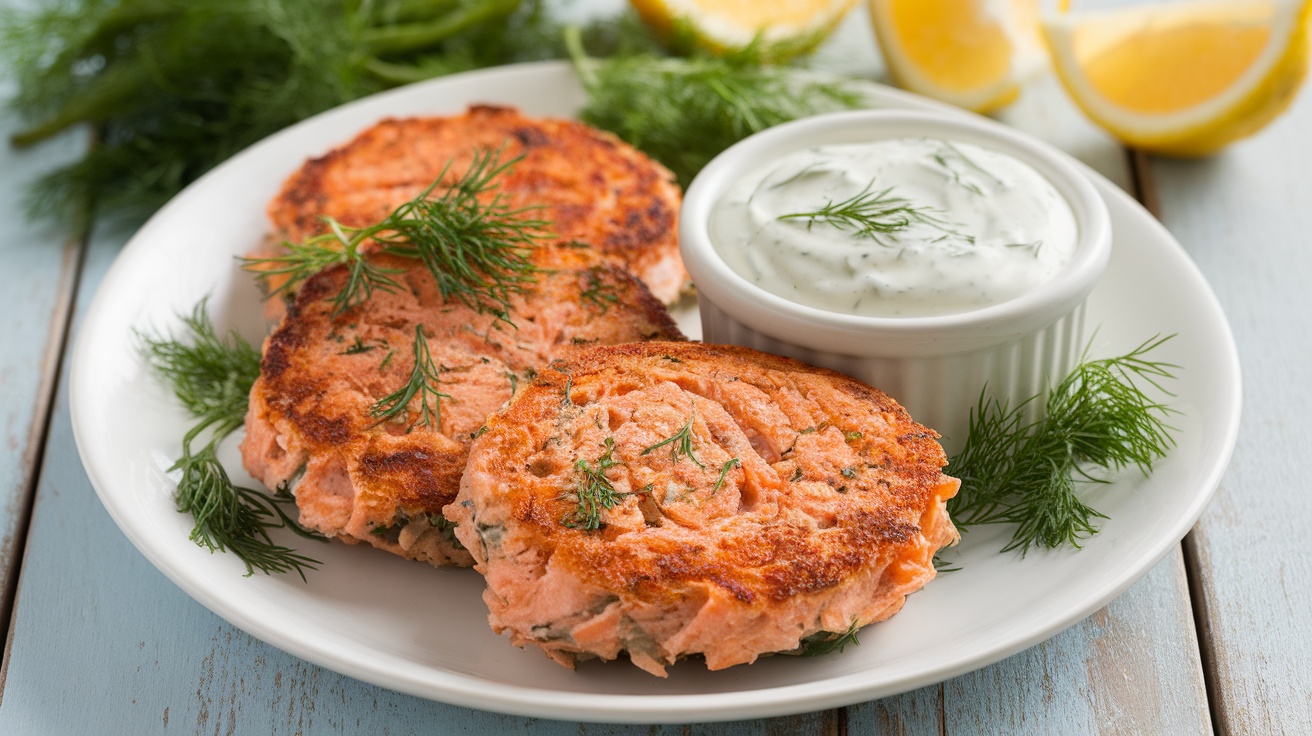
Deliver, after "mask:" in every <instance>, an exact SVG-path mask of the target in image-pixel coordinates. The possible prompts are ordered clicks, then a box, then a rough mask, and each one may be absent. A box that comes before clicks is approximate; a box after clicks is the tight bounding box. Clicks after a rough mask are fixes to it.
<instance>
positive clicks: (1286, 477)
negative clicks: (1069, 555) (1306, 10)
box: [1149, 89, 1312, 734]
mask: <svg viewBox="0 0 1312 736" xmlns="http://www.w3.org/2000/svg"><path fill="white" fill-rule="evenodd" d="M1309 129H1312V94H1310V93H1309V92H1308V90H1306V89H1305V90H1303V92H1302V94H1301V96H1300V97H1299V99H1298V100H1297V101H1296V103H1295V106H1294V107H1293V109H1292V110H1291V111H1290V112H1289V113H1288V114H1287V115H1286V116H1285V117H1283V118H1281V119H1280V120H1278V121H1276V123H1275V124H1273V125H1272V126H1271V127H1270V128H1268V129H1267V130H1266V131H1263V132H1262V133H1261V134H1259V135H1258V136H1257V137H1255V138H1252V139H1250V140H1248V141H1243V142H1240V143H1238V144H1236V145H1235V146H1233V147H1232V148H1231V149H1229V150H1227V151H1226V152H1224V153H1222V154H1220V155H1218V156H1216V157H1214V158H1210V159H1204V160H1200V161H1170V160H1162V159H1151V160H1150V161H1149V166H1150V168H1151V171H1152V174H1153V176H1154V178H1155V179H1156V182H1157V189H1158V195H1159V197H1160V200H1161V205H1160V206H1161V219H1162V221H1163V222H1164V223H1165V224H1166V225H1167V227H1168V228H1170V229H1171V231H1172V232H1173V233H1175V235H1176V237H1178V238H1179V239H1180V242H1181V243H1182V244H1183V245H1184V247H1185V249H1186V250H1187V251H1188V252H1189V255H1190V256H1191V257H1192V258H1193V259H1194V262H1195V263H1197V264H1198V267H1199V268H1200V269H1201V270H1202V271H1203V274H1204V275H1205V276H1206V277H1207V279H1208V281H1209V282H1211V284H1212V288H1213V289H1214V290H1215V291H1216V294H1217V297H1218V298H1219V299H1220V300H1221V304H1222V306H1223V307H1224V309H1225V311H1226V314H1227V316H1228V317H1229V319H1230V325H1231V328H1232V329H1233V330H1234V332H1235V341H1236V343H1237V344H1238V346H1239V355H1240V360H1241V364H1242V369H1243V374H1244V419H1243V424H1242V426H1241V428H1240V433H1239V442H1238V445H1237V447H1236V448H1235V454H1234V460H1233V461H1232V462H1231V465H1230V468H1229V470H1228V471H1227V473H1226V475H1225V478H1224V480H1223V481H1222V483H1221V487H1220V490H1219V491H1218V492H1217V497H1216V499H1215V500H1214V501H1213V502H1212V504H1211V506H1209V507H1208V509H1207V511H1206V512H1205V513H1204V514H1203V517H1202V520H1201V521H1200V522H1199V524H1198V526H1197V527H1196V528H1195V530H1194V532H1193V534H1192V535H1191V538H1190V539H1189V540H1188V541H1189V543H1188V545H1187V552H1188V553H1189V559H1188V563H1189V565H1190V567H1191V569H1192V571H1193V573H1194V580H1195V582H1196V583H1197V588H1196V590H1195V595H1197V596H1198V598H1199V600H1198V611H1199V618H1200V625H1201V631H1202V632H1203V633H1202V638H1203V643H1204V647H1205V657H1206V659H1207V661H1208V662H1209V665H1210V666H1209V673H1208V674H1209V682H1210V684H1212V685H1213V692H1212V697H1213V705H1214V708H1215V716H1216V722H1217V726H1218V729H1217V730H1218V731H1220V732H1221V733H1223V734H1247V733H1290V734H1305V733H1312V698H1309V697H1308V696H1309V693H1312V667H1309V666H1308V662H1312V637H1310V636H1309V635H1308V614H1307V612H1308V610H1309V609H1312V585H1308V584H1307V580H1308V579H1309V578H1312V555H1309V554H1308V552H1307V545H1306V543H1305V542H1304V541H1303V539H1302V537H1303V532H1304V531H1306V529H1305V528H1304V526H1303V525H1304V524H1305V523H1306V520H1307V519H1308V518H1312V494H1308V493H1307V492H1306V491H1305V490H1304V487H1305V485H1306V483H1305V481H1304V480H1303V479H1302V477H1301V475H1302V474H1301V471H1299V470H1298V465H1297V463H1296V459H1297V458H1299V457H1302V456H1303V455H1304V454H1305V453H1306V452H1307V447H1308V445H1309V444H1310V443H1312V382H1310V381H1309V380H1308V375H1309V372H1308V368H1307V366H1308V361H1309V358H1312V355H1310V354H1309V347H1310V346H1312V321H1310V320H1309V319H1308V314H1309V312H1312V297H1310V296H1309V293H1310V292H1309V289H1308V279H1309V277H1312V239H1310V238H1309V235H1308V233H1310V232H1312V207H1309V203H1310V202H1312V179H1310V178H1309V173H1308V172H1310V171H1312V142H1309V138H1308V135H1307V132H1308V130H1309Z"/></svg>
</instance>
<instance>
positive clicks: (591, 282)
mask: <svg viewBox="0 0 1312 736" xmlns="http://www.w3.org/2000/svg"><path fill="white" fill-rule="evenodd" d="M587 279H588V286H587V288H586V289H584V290H583V291H582V292H581V293H579V298H581V299H582V300H583V301H585V302H588V303H590V304H592V305H593V306H595V307H597V308H598V309H600V310H601V313H602V314H605V313H606V312H608V311H610V307H611V305H612V304H614V303H615V302H618V301H619V299H620V298H619V296H618V295H617V294H616V293H615V287H614V285H612V284H608V283H606V282H605V281H602V280H601V267H600V266H593V267H592V268H590V269H588V274H587Z"/></svg>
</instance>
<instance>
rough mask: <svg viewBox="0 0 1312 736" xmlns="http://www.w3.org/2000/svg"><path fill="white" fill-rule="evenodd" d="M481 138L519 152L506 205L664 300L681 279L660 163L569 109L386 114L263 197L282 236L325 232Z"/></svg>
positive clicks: (674, 205) (453, 173)
mask: <svg viewBox="0 0 1312 736" xmlns="http://www.w3.org/2000/svg"><path fill="white" fill-rule="evenodd" d="M479 149H490V150H498V149H503V150H502V160H503V161H505V160H509V159H510V158H513V157H516V156H520V155H522V156H523V160H521V161H520V162H519V163H517V164H516V165H515V166H514V167H513V168H511V169H510V171H508V172H507V173H506V174H504V175H503V176H502V177H501V178H500V179H499V188H498V190H497V191H498V192H499V193H501V194H503V195H504V196H506V197H507V198H508V201H509V203H510V204H511V205H512V206H514V207H530V206H540V207H541V209H538V210H534V211H532V212H529V213H527V214H528V216H532V217H544V218H545V219H548V220H550V221H551V223H552V224H551V227H550V228H549V229H550V231H551V232H552V233H553V234H554V236H555V237H554V239H553V240H552V241H549V242H555V243H567V242H571V241H580V242H584V243H588V244H590V245H592V246H593V247H595V248H597V249H598V250H599V251H600V252H601V253H602V254H603V255H604V256H606V257H607V258H608V259H611V260H613V261H615V262H617V263H621V264H623V265H624V266H625V267H626V268H628V269H629V270H630V271H632V272H633V273H635V274H637V276H638V277H639V278H641V279H642V280H643V281H644V282H645V283H646V284H647V286H648V288H650V289H651V290H652V293H654V294H655V295H656V296H657V298H659V299H660V300H661V301H662V302H665V303H667V304H668V303H671V302H673V301H675V300H676V299H677V298H678V296H679V294H680V293H682V292H683V291H685V290H686V289H687V288H689V286H690V285H691V278H690V277H689V275H688V272H687V270H686V269H685V268H684V266H683V260H682V259H681V258H680V256H679V247H678V232H677V230H678V228H677V224H678V212H679V203H680V201H681V199H682V192H681V191H680V189H679V187H678V185H677V184H676V183H675V180H674V175H673V174H671V173H670V171H669V170H668V169H666V168H665V167H664V166H662V165H661V164H660V163H658V162H656V161H655V160H653V159H651V158H649V157H648V156H647V155H646V154H644V153H642V152H641V151H639V150H638V149H636V148H633V147H632V146H629V145H628V144H627V143H624V142H623V141H621V140H620V139H619V138H617V137H616V136H614V135H612V134H611V133H608V132H606V131H602V130H598V129H596V128H592V127H590V126H588V125H585V124H583V123H581V122H579V121H576V120H564V119H557V118H533V117H526V116H524V115H522V114H521V113H520V112H519V111H518V110H516V109H514V108H511V107H502V106H495V105H473V106H471V107H470V108H469V110H468V111H467V112H465V113H464V114H462V115H452V116H446V117H415V118H386V119H383V120H381V121H379V122H378V123H376V124H374V125H372V126H370V127H369V128H366V129H365V130H363V131H361V132H360V133H359V134H358V135H356V137H355V138H354V139H352V140H351V141H349V142H347V143H346V144H344V145H342V146H340V147H338V148H336V149H334V150H332V151H330V152H328V153H326V154H324V155H323V156H320V157H317V158H312V159H309V160H307V161H306V162H305V164H303V165H302V166H301V168H300V169H298V170H297V171H296V172H294V173H293V174H292V175H291V176H289V177H288V178H287V180H286V182H285V183H284V184H283V186H282V189H281V191H280V192H279V194H278V195H277V196H276V197H275V198H274V199H273V200H272V201H271V202H270V203H269V208H268V214H269V219H270V221H271V222H272V224H273V227H274V230H275V232H276V233H277V234H278V237H280V238H286V239H288V240H291V241H293V242H299V241H300V240H302V239H304V238H306V237H307V236H310V235H314V234H317V233H321V232H325V231H326V226H325V224H324V223H323V221H322V220H321V216H323V215H330V216H332V217H334V218H336V219H338V220H340V221H341V222H343V223H344V224H347V225H351V226H355V227H363V226H366V225H370V224H373V223H375V222H378V221H380V220H381V219H382V218H383V217H386V216H387V214H388V213H390V212H391V211H392V210H393V209H395V208H396V207H397V206H399V205H400V204H402V203H404V202H406V201H408V200H410V199H411V198H413V197H415V196H417V195H418V194H419V193H420V192H422V191H423V190H424V188H425V187H427V186H429V185H430V184H432V183H433V181H434V180H435V179H436V178H437V177H438V175H439V174H441V173H442V170H443V168H444V167H446V166H447V164H448V163H449V162H450V163H451V166H450V169H449V170H448V172H447V176H446V178H447V179H448V180H449V181H451V182H454V181H455V179H456V178H457V177H458V176H460V175H461V174H462V173H463V172H464V171H465V170H466V169H467V168H468V166H469V162H470V160H471V159H472V156H473V155H474V152H475V151H476V150H479Z"/></svg>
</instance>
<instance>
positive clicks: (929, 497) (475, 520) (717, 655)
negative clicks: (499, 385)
mask: <svg viewBox="0 0 1312 736" xmlns="http://www.w3.org/2000/svg"><path fill="white" fill-rule="evenodd" d="M487 427H488V430H487V431H486V432H485V433H484V434H483V435H481V436H480V437H479V438H478V439H477V440H475V442H474V444H473V447H472V448H471V452H470V458H469V462H468V465H467V468H466V472H465V475H464V479H463V481H462V483H461V489H460V495H459V496H458V497H457V499H456V502H455V503H454V504H452V505H451V506H448V507H447V509H446V515H447V518H448V519H449V520H450V521H452V522H455V523H456V525H457V526H456V535H457V536H458V537H459V538H460V539H461V541H462V542H463V543H464V544H465V546H466V547H467V548H468V549H469V551H470V552H471V553H472V555H473V557H474V560H475V563H474V564H475V567H476V568H478V569H479V570H480V571H481V572H482V573H483V574H484V576H485V577H486V579H487V583H488V588H487V590H486V592H485V593H484V600H485V601H486V602H487V605H488V608H489V611H490V615H489V621H490V623H491V625H492V627H493V628H494V629H495V630H496V631H498V632H502V631H508V632H509V633H510V637H511V641H512V642H513V643H515V644H516V645H520V646H523V645H533V646H536V647H539V648H541V649H542V650H543V651H544V652H545V653H546V654H547V655H548V656H550V657H552V658H553V659H555V660H556V661H558V662H560V663H562V664H565V665H567V666H572V665H573V663H574V662H575V661H576V660H578V659H586V658H590V657H600V658H603V659H613V658H615V657H616V656H618V654H619V653H620V652H621V651H623V652H627V653H628V655H629V657H630V659H631V660H632V661H633V663H634V664H636V665H638V666H639V667H642V668H643V669H646V670H647V671H649V672H652V673H653V674H658V675H663V674H664V672H665V667H666V666H668V665H670V664H672V663H673V662H675V661H676V660H677V659H678V658H680V657H683V656H686V655H689V654H702V655H704V656H705V658H706V663H707V665H708V667H710V668H711V669H721V668H724V667H728V666H731V665H735V664H741V663H747V662H751V661H753V660H755V659H756V658H757V657H758V656H759V655H761V654H765V653H771V652H783V651H791V650H794V649H796V648H797V647H798V646H799V644H800V643H801V642H802V640H803V639H805V638H807V637H809V636H812V635H815V634H817V633H819V632H844V631H846V630H847V629H849V627H851V626H853V625H856V626H861V625H865V624H867V623H871V622H874V621H879V620H883V619H885V618H887V617H888V616H891V615H893V614H894V613H896V612H897V611H898V610H899V609H900V608H901V606H902V604H903V601H904V600H905V597H906V595H907V594H908V593H911V592H913V591H915V590H917V589H919V588H920V587H921V586H923V585H924V584H925V583H926V582H927V581H928V580H930V579H932V578H933V576H934V568H933V556H934V553H935V552H936V551H937V550H938V549H940V548H941V547H943V546H945V545H947V544H950V543H952V542H954V541H955V540H956V538H957V536H956V531H955V529H954V528H953V526H952V524H951V522H950V520H949V519H948V517H947V513H946V502H947V499H948V498H950V497H951V496H952V495H954V494H955V493H956V489H957V486H958V481H957V480H956V479H954V478H950V477H948V476H946V475H944V474H943V473H942V470H941V469H942V467H943V466H944V465H945V464H946V458H945V456H944V453H943V449H942V447H941V446H940V445H939V444H938V442H937V441H936V438H937V436H938V435H937V434H936V433H934V432H933V431H932V430H929V429H927V428H925V427H923V426H921V425H919V424H917V423H915V422H914V421H912V420H911V418H910V417H909V416H908V415H907V413H906V411H905V410H903V409H902V407H900V406H898V405H897V403H896V402H894V401H893V400H892V399H891V398H889V397H888V396H886V395H885V394H883V393H882V392H880V391H878V390H876V389H874V388H871V387H869V386H867V385H865V384H862V383H860V382H858V381H856V380H854V379H851V378H849V377H847V376H843V375H841V374H838V373H835V372H832V371H828V370H824V369H819V368H814V367H811V366H808V365H805V364H802V363H799V362H797V361H793V360H790V359H787V358H781V357H778V356H773V355H767V354H764V353H759V352H756V351H753V350H750V349H746V348H738V347H730V346H710V345H701V344H695V343H660V342H649V343H644V344H635V345H618V346H611V347H602V348H595V349H593V350H589V351H586V352H583V353H580V354H579V355H577V356H575V357H574V358H572V359H570V360H569V361H567V362H563V363H558V364H556V365H555V366H553V369H552V370H549V371H544V372H543V373H541V374H540V375H539V376H538V378H537V380H536V381H534V383H533V385H532V386H531V387H530V388H529V389H528V390H526V391H525V392H523V393H521V394H519V395H518V396H517V397H516V398H515V400H514V401H513V402H512V403H511V404H510V405H508V406H507V407H505V408H504V409H503V410H502V411H501V412H499V413H498V414H497V415H496V416H495V417H493V418H491V419H490V420H489V421H488V424H487ZM684 427H686V428H687V429H688V432H689V435H690V436H689V440H690V441H689V445H690V446H691V448H692V449H693V452H694V454H695V457H696V459H697V462H693V461H692V460H691V459H690V458H689V457H688V456H686V455H682V456H681V455H678V454H675V453H674V452H673V447H672V446H671V445H672V444H673V443H671V444H667V445H664V446H661V447H660V448H657V449H656V450H651V448H652V447H654V446H655V445H657V444H658V443H660V442H661V441H663V440H664V439H666V438H668V437H671V436H675V435H676V434H677V433H678V432H680V431H681V429H682V428H684ZM608 439H609V440H610V443H607V440H608ZM644 450H645V451H646V452H645V453H644ZM608 452H609V453H610V454H609V455H607V453H608ZM734 458H736V459H737V460H738V462H739V463H740V464H739V465H735V464H733V463H732V462H731V461H732V460H733V459H734ZM603 459H607V460H609V463H604V462H603ZM607 464H609V468H608V469H604V470H603V472H604V474H605V476H606V479H607V480H608V481H609V483H610V485H611V486H612V488H613V490H614V492H615V493H616V494H618V495H617V496H616V497H615V498H614V499H613V500H614V501H615V505H614V506H613V508H611V509H609V510H605V509H603V510H602V511H601V513H600V515H599V520H600V524H601V528H599V529H595V530H588V529H584V528H579V527H580V526H581V524H580V517H579V516H578V512H577V509H578V508H579V497H580V494H581V491H580V489H581V487H582V484H585V483H586V481H587V480H588V479H589V477H590V476H589V475H588V473H587V472H586V471H593V472H594V473H595V471H597V470H598V469H602V468H604V467H605V466H606V465H607ZM720 476H723V478H724V480H723V483H719V478H720ZM591 477H592V478H594V479H595V475H593V476H591ZM717 483H718V484H719V485H718V487H717Z"/></svg>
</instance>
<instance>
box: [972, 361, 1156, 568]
mask: <svg viewBox="0 0 1312 736" xmlns="http://www.w3.org/2000/svg"><path fill="white" fill-rule="evenodd" d="M1169 339H1170V338H1169V337H1167V338H1157V337H1155V338H1153V339H1151V340H1148V341H1147V342H1144V343H1143V344H1141V345H1139V346H1138V347H1136V348H1135V349H1134V350H1132V351H1130V352H1129V353H1126V354H1125V355H1121V356H1118V357H1113V358H1107V359H1103V360H1094V361H1090V360H1087V356H1086V358H1085V359H1084V360H1082V362H1081V364H1080V365H1079V366H1078V367H1077V368H1076V369H1075V370H1074V371H1073V372H1072V373H1071V374H1070V375H1069V376H1067V377H1066V379H1065V380H1063V381H1062V382H1061V383H1060V384H1059V385H1058V386H1057V387H1056V388H1055V389H1053V391H1052V392H1051V393H1050V394H1049V395H1048V398H1047V402H1046V404H1045V406H1044V408H1045V413H1044V416H1043V418H1041V419H1039V420H1037V421H1032V422H1029V421H1027V420H1026V419H1025V416H1026V413H1027V410H1028V409H1029V408H1030V404H1031V403H1032V402H1035V401H1038V400H1039V397H1034V398H1031V399H1029V400H1028V401H1026V402H1023V403H1022V404H1020V405H1019V406H1016V407H1014V408H1012V407H1008V406H1007V405H1005V404H1003V403H1000V402H999V401H997V400H988V399H987V398H986V396H985V395H983V394H982V395H981V396H980V400H979V404H978V406H977V407H976V408H975V409H974V410H972V412H971V417H970V434H969V436H968V438H967V440H966V446H965V448H964V449H962V451H961V452H960V454H958V455H957V456H956V457H954V458H953V459H952V462H951V463H950V464H949V466H948V469H947V472H949V473H951V474H952V475H955V476H957V477H958V478H961V492H960V493H958V494H957V496H956V497H955V498H953V499H952V500H951V501H949V502H948V510H949V512H950V513H951V515H952V520H953V522H954V523H955V524H956V525H957V527H958V528H959V529H964V528H967V527H970V526H973V525H976V524H1013V525H1015V527H1016V529H1015V532H1014V533H1013V535H1012V538H1011V541H1010V542H1009V543H1008V544H1007V546H1006V547H1004V548H1003V551H1004V552H1005V551H1009V550H1013V549H1019V550H1020V551H1021V553H1022V554H1024V553H1025V552H1027V551H1028V550H1029V549H1030V547H1031V546H1036V545H1037V546H1039V547H1047V548H1055V547H1060V546H1061V545H1063V544H1069V545H1071V546H1073V547H1076V548H1078V547H1079V546H1080V541H1081V540H1083V539H1086V538H1088V537H1089V536H1092V535H1093V534H1096V533H1097V532H1098V528H1097V527H1096V526H1095V524H1094V520H1095V519H1105V518H1107V517H1106V516H1104V515H1103V514H1101V513H1099V512H1098V511H1096V510H1095V509H1093V508H1092V507H1091V506H1089V505H1088V504H1086V503H1084V501H1082V500H1081V499H1080V497H1079V496H1078V495H1077V493H1076V491H1077V482H1094V483H1101V482H1105V481H1104V480H1103V479H1101V478H1099V477H1096V476H1094V475H1092V474H1091V469H1092V468H1102V469H1104V470H1120V469H1122V468H1125V467H1127V466H1135V467H1137V468H1138V469H1139V470H1140V472H1142V473H1144V474H1145V475H1147V474H1148V473H1149V472H1151V471H1152V467H1153V463H1154V462H1155V461H1156V460H1158V459H1160V458H1161V457H1163V456H1164V455H1165V454H1166V452H1167V450H1168V449H1170V448H1171V447H1172V446H1173V445H1174V444H1175V442H1174V440H1173V439H1172V437H1171V432H1172V431H1173V428H1172V427H1170V426H1169V425H1167V424H1166V417H1167V416H1168V415H1170V414H1172V413H1174V410H1173V409H1171V408H1170V407H1168V406H1166V405H1164V404H1162V403H1159V402H1158V401H1156V400H1154V399H1153V398H1151V397H1150V396H1149V395H1148V393H1146V391H1145V389H1144V388H1142V387H1141V386H1140V384H1141V383H1146V384H1148V385H1151V386H1152V387H1154V388H1156V389H1157V390H1159V391H1161V392H1163V393H1166V394H1168V395H1170V394H1169V392H1168V391H1166V389H1165V388H1163V387H1162V385H1161V382H1162V381H1164V380H1166V379H1172V378H1174V377H1175V376H1174V373H1173V370H1175V369H1177V368H1178V366H1175V365H1172V364H1170V363H1163V362H1158V361H1151V360H1148V359H1147V358H1146V357H1145V356H1146V355H1147V354H1148V353H1149V352H1151V351H1152V350H1153V349H1155V348H1157V347H1158V346H1160V345H1161V344H1162V343H1164V342H1166V341H1167V340H1169Z"/></svg>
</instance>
